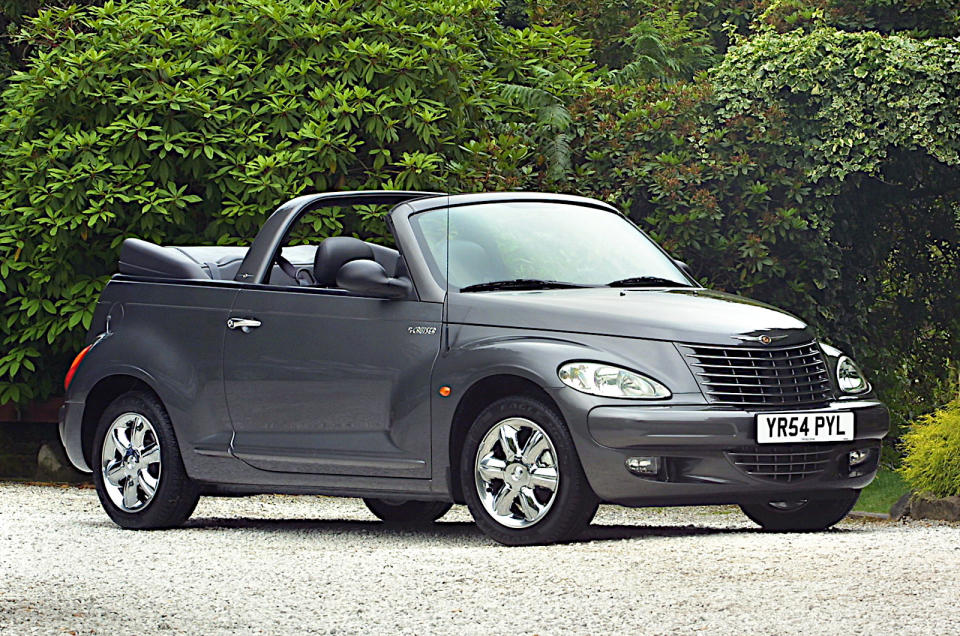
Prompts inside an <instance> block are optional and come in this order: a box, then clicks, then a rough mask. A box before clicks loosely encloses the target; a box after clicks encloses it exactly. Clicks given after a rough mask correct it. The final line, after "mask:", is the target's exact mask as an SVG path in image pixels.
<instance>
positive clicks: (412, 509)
mask: <svg viewBox="0 0 960 636" xmlns="http://www.w3.org/2000/svg"><path fill="white" fill-rule="evenodd" d="M363 503H365V504H366V505H367V508H368V509H369V510H370V512H372V513H373V514H375V515H376V516H377V518H378V519H380V520H381V521H383V522H384V523H389V524H392V525H398V526H426V525H430V524H431V523H433V522H434V521H436V520H437V519H439V518H440V517H442V516H443V515H445V514H447V511H448V510H450V508H452V507H453V504H452V503H450V502H447V501H397V502H391V501H388V500H386V499H364V500H363Z"/></svg>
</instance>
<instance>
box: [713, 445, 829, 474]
mask: <svg viewBox="0 0 960 636" xmlns="http://www.w3.org/2000/svg"><path fill="white" fill-rule="evenodd" d="M834 447H835V446H834V445H830V446H824V445H816V446H811V445H809V444H807V445H803V444H789V445H773V446H751V447H749V448H737V449H731V450H728V451H726V455H727V457H728V458H729V459H730V461H732V462H733V464H734V465H735V466H736V467H737V468H739V469H740V470H742V471H743V472H745V473H747V474H748V475H752V476H753V477H758V478H760V479H769V480H773V481H780V482H787V483H790V482H794V481H800V480H802V479H810V478H811V477H815V476H817V475H819V474H821V473H822V472H823V471H824V470H826V468H827V465H828V464H829V463H830V455H831V454H832V453H833V449H834Z"/></svg>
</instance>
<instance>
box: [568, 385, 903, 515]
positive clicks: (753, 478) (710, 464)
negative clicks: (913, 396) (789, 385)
mask: <svg viewBox="0 0 960 636" xmlns="http://www.w3.org/2000/svg"><path fill="white" fill-rule="evenodd" d="M804 411H847V412H852V413H854V415H855V430H854V440H852V441H849V442H836V443H818V444H797V445H787V446H786V447H785V446H783V445H781V446H780V447H779V450H778V452H779V453H780V457H782V459H777V461H782V462H793V461H796V462H797V464H798V465H799V464H802V463H803V462H804V461H807V460H809V461H810V462H813V461H814V460H816V461H817V462H818V463H816V464H815V465H814V467H815V468H816V469H817V470H812V469H811V470H809V471H807V470H806V468H804V470H805V471H806V472H804V474H802V475H799V476H796V475H794V476H792V477H790V478H789V481H788V480H787V479H786V478H785V476H783V475H781V476H779V477H772V476H769V475H762V476H758V475H759V474H760V472H761V470H758V469H756V468H753V469H751V468H749V467H747V468H745V467H744V465H743V461H742V459H743V457H744V454H747V455H748V456H749V455H750V454H751V453H770V452H774V450H775V447H773V446H768V445H759V446H758V445H757V438H756V414H757V411H748V410H741V409H737V408H731V407H718V406H709V405H703V406H680V405H670V406H667V405H664V406H597V407H595V408H593V409H591V410H590V411H589V412H588V414H587V418H586V435H582V436H578V435H575V441H576V442H577V449H578V451H579V454H580V458H581V462H582V463H583V468H584V471H585V473H586V475H587V479H588V481H589V482H590V485H591V486H592V487H593V489H594V492H596V493H597V495H598V496H599V497H600V498H601V499H602V500H604V501H607V502H611V503H619V504H623V505H631V506H645V505H690V504H717V503H752V502H759V501H769V500H770V499H771V498H776V497H778V496H792V497H797V498H799V497H801V496H802V495H806V496H814V495H816V496H824V495H827V496H829V491H832V490H849V489H860V488H863V487H865V486H866V485H867V484H869V483H870V481H871V480H872V479H873V478H874V476H875V475H876V470H877V467H878V465H879V458H880V440H881V439H882V438H883V437H884V436H885V435H886V434H887V431H888V429H889V415H888V412H887V409H886V407H885V406H884V405H883V404H882V403H880V402H877V401H874V400H841V401H836V402H834V403H832V404H830V405H829V406H827V407H823V408H820V409H804ZM794 448H796V449H797V451H798V453H799V452H800V451H802V452H804V453H809V455H806V454H805V455H802V456H800V455H797V456H793V455H792V453H793V449H794ZM855 449H858V450H859V449H865V450H869V451H870V454H869V458H868V459H867V461H866V462H864V463H862V464H860V465H859V466H856V467H854V469H851V467H850V466H849V465H848V462H847V457H848V454H849V452H850V451H851V450H855ZM738 453H739V454H738ZM636 456H649V457H658V458H660V463H661V470H660V471H659V473H658V474H657V475H655V476H650V477H639V476H637V475H634V474H633V473H631V472H630V471H628V470H627V468H626V466H625V461H626V459H627V458H629V457H636ZM754 459H755V460H756V461H772V460H773V459H775V458H771V457H762V458H756V457H754ZM804 466H806V465H804ZM781 468H783V467H781ZM786 470H792V468H789V469H786Z"/></svg>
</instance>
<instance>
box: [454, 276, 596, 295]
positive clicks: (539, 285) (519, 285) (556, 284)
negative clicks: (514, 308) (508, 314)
mask: <svg viewBox="0 0 960 636" xmlns="http://www.w3.org/2000/svg"><path fill="white" fill-rule="evenodd" d="M577 287H589V285H580V284H578V283H565V282H563V281H559V280H541V279H539V278H514V279H513V280H494V281H490V282H488V283H477V284H476V285H467V286H466V287H463V288H462V289H461V290H460V291H461V292H481V291H498V290H501V289H573V288H577Z"/></svg>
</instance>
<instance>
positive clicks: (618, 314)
mask: <svg viewBox="0 0 960 636" xmlns="http://www.w3.org/2000/svg"><path fill="white" fill-rule="evenodd" d="M370 204H378V205H384V204H386V205H389V206H391V210H390V212H389V214H388V215H387V216H386V220H387V225H388V227H389V229H390V232H391V233H392V235H393V236H392V239H393V240H392V241H390V240H389V238H385V239H384V240H381V241H378V242H368V241H362V240H359V239H357V238H353V237H347V236H337V237H331V238H325V239H323V240H322V241H315V242H313V243H312V244H311V243H309V242H308V243H305V244H304V243H303V241H302V240H301V239H302V237H303V236H304V232H303V229H304V228H302V227H301V228H300V229H299V230H298V227H299V224H300V223H301V221H303V219H304V218H305V216H306V215H307V214H308V213H310V212H311V211H315V210H317V209H319V208H323V207H328V206H335V207H342V206H351V205H370ZM292 237H300V238H296V239H295V238H292ZM294 243H297V244H294ZM387 243H390V244H392V245H395V247H388V246H387V245H386V244H387ZM65 384H66V390H67V393H66V402H65V404H64V407H63V409H62V412H61V418H60V434H61V437H62V439H63V443H64V445H65V447H66V449H67V452H68V454H69V457H70V459H71V461H72V462H73V464H74V465H76V466H77V467H78V468H80V469H82V470H86V471H91V472H92V473H93V478H94V481H95V484H96V488H97V493H98V495H99V498H100V501H101V503H102V504H103V507H104V509H105V510H106V512H107V514H108V515H109V516H110V517H111V518H112V519H113V520H114V521H115V522H116V523H117V524H119V525H120V526H122V527H124V528H169V527H174V526H177V525H179V524H181V523H183V522H184V521H185V520H186V519H187V518H188V517H189V516H190V514H191V513H192V511H193V510H194V507H195V506H196V504H197V500H198V498H199V497H200V496H202V495H213V496H216V495H243V494H256V493H294V494H300V493H302V494H308V493H322V494H326V495H337V496H345V497H362V498H363V499H364V501H365V502H366V504H367V506H368V507H369V508H370V510H371V511H372V512H373V514H375V515H376V516H378V517H379V518H380V519H382V520H383V521H385V522H391V523H406V524H415V523H430V522H432V521H434V520H436V519H438V518H439V517H440V516H442V515H443V514H444V513H445V512H446V511H447V510H448V509H449V508H450V506H451V505H452V504H453V503H463V504H466V505H467V506H468V507H469V509H470V512H471V514H472V515H473V518H474V519H475V520H476V523H477V525H478V526H479V527H480V529H482V530H483V532H485V533H486V534H487V535H489V536H490V537H492V538H493V539H495V540H496V541H499V542H501V543H505V544H513V545H516V544H534V543H549V542H555V541H563V540H567V539H570V538H573V537H575V536H577V534H578V533H580V532H581V531H582V530H583V529H584V528H585V527H586V526H587V525H588V524H589V523H590V521H591V519H592V518H593V516H594V514H595V512H596V510H597V506H598V505H599V504H600V503H615V504H620V505H624V506H666V505H669V506H675V505H704V504H737V505H739V506H740V507H741V508H742V510H743V512H744V513H745V514H746V515H747V516H748V517H749V518H750V519H752V520H753V521H755V522H756V523H757V524H759V525H760V526H762V527H763V528H765V529H767V530H774V531H811V530H821V529H825V528H828V527H830V526H831V525H833V524H835V523H836V522H837V521H839V520H840V519H842V518H843V517H844V516H845V515H846V514H847V512H848V511H849V510H850V509H851V507H852V506H853V505H854V503H855V502H856V500H857V497H858V495H859V493H860V491H861V489H863V488H864V487H865V486H866V485H867V484H869V483H870V481H871V480H872V479H873V478H874V475H875V474H876V470H877V466H878V463H879V458H880V442H881V439H882V438H883V436H884V435H885V434H886V433H887V428H888V415H887V410H886V409H885V407H884V406H883V404H881V403H880V402H878V401H877V400H876V398H875V396H874V394H873V393H872V389H871V386H870V383H869V382H868V381H867V379H866V378H865V377H864V374H863V373H862V372H861V370H860V369H859V368H858V366H857V364H856V363H855V362H854V361H853V360H852V359H851V358H850V357H849V356H848V355H845V354H844V353H843V352H841V351H839V350H837V349H835V348H833V347H831V346H828V345H827V344H825V343H823V342H821V341H819V340H818V339H817V337H816V335H815V333H814V331H813V330H812V329H811V328H810V327H809V326H808V325H806V324H804V323H803V322H802V321H801V320H799V319H798V318H796V317H794V316H792V315H790V314H788V313H785V312H783V311H780V310H778V309H776V308H774V307H771V306H769V305H765V304H763V303H760V302H756V301H753V300H749V299H746V298H743V297H740V296H736V295H731V294H727V293H721V292H718V291H712V290H710V289H707V288H704V287H703V286H701V285H700V284H698V283H697V282H696V280H694V279H693V278H692V277H691V276H690V275H689V274H688V273H687V268H686V266H685V265H684V264H682V263H680V262H678V261H676V260H674V259H673V258H671V257H670V255H668V254H667V253H666V252H664V251H663V250H662V249H661V248H660V247H658V246H657V245H656V243H654V242H653V241H652V240H651V239H650V238H649V237H648V236H647V235H646V234H645V233H644V232H643V231H641V230H640V229H639V228H637V227H636V226H635V225H634V224H633V223H631V222H630V221H629V220H628V219H627V218H625V217H624V216H623V215H622V214H621V213H620V212H618V210H616V209H615V208H613V207H611V206H610V205H608V204H606V203H603V202H600V201H596V200H592V199H588V198H583V197H576V196H565V195H551V194H538V193H495V194H459V195H447V194H438V193H429V192H405V191H379V192H334V193H326V194H316V195H310V196H304V197H300V198H297V199H294V200H292V201H289V202H288V203H286V204H284V205H283V206H281V207H280V208H279V209H278V210H277V211H276V212H274V213H273V214H272V215H271V216H270V217H269V218H268V219H267V220H266V222H265V223H264V225H263V227H262V228H261V230H260V232H259V234H258V235H257V237H256V239H255V240H254V241H253V242H252V244H251V245H250V247H249V248H246V247H217V246H199V247H182V246H177V247H163V246H160V245H156V244H153V243H148V242H145V241H141V240H137V239H134V238H131V239H127V240H126V241H125V242H124V244H123V246H122V248H121V254H120V262H119V273H118V274H117V275H115V276H114V277H113V278H112V279H111V280H110V282H109V283H108V284H107V286H106V288H105V289H104V291H103V294H102V297H101V299H100V301H99V303H98V305H97V308H96V312H95V316H94V320H93V326H92V328H91V330H90V334H89V341H88V345H87V347H86V348H84V349H83V351H81V352H80V353H79V355H78V356H77V358H76V360H75V361H74V363H73V365H72V366H71V368H70V370H69V372H68V375H67V378H66V381H65Z"/></svg>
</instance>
